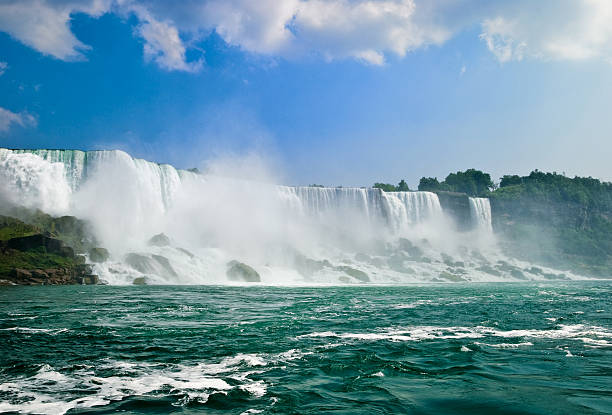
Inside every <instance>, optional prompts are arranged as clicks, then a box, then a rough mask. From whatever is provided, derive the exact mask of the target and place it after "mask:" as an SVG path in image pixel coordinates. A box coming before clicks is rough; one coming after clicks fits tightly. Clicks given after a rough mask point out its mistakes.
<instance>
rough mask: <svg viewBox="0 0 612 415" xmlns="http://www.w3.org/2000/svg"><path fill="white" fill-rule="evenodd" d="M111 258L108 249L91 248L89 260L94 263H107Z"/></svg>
mask: <svg viewBox="0 0 612 415" xmlns="http://www.w3.org/2000/svg"><path fill="white" fill-rule="evenodd" d="M109 256H110V255H109V253H108V250H107V249H106V248H91V249H90V250H89V260H90V261H92V262H106V261H108V258H109Z"/></svg>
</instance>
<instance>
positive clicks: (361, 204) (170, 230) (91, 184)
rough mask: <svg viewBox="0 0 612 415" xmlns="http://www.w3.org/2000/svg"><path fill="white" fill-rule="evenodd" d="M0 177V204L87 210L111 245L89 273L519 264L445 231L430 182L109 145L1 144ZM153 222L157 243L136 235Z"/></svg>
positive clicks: (115, 279) (321, 276) (312, 276)
mask: <svg viewBox="0 0 612 415" xmlns="http://www.w3.org/2000/svg"><path fill="white" fill-rule="evenodd" d="M0 179H1V182H0V183H1V185H2V188H1V189H0V191H1V198H0V203H3V204H12V205H17V206H24V207H27V208H39V209H41V210H43V211H46V212H49V213H52V214H54V215H62V214H70V215H75V216H77V217H80V218H83V219H86V220H89V221H90V222H91V224H92V227H93V229H94V231H95V233H96V235H95V236H96V237H97V239H98V240H99V241H100V242H101V243H102V245H103V246H104V247H106V248H108V249H109V250H110V252H111V259H110V260H109V261H107V262H105V263H102V264H96V265H95V272H96V273H98V274H99V275H100V277H101V278H102V279H103V280H105V281H107V282H109V283H111V284H126V283H127V284H129V283H131V282H132V281H133V280H134V278H136V277H142V278H145V279H146V281H147V283H165V284H168V283H172V284H203V283H220V282H227V279H226V276H225V274H226V269H227V264H228V263H231V261H233V260H239V261H242V262H244V263H247V264H249V265H250V266H252V267H253V268H255V269H256V270H257V272H258V273H259V274H260V276H261V281H262V282H264V283H279V284H287V283H334V284H337V283H347V282H348V283H351V282H353V283H355V282H359V283H363V282H378V283H392V282H422V281H485V280H508V279H514V277H513V276H516V275H519V274H521V273H523V274H524V273H525V272H527V271H525V270H526V269H527V268H526V267H527V264H522V263H519V262H517V261H514V262H512V261H511V260H509V259H508V258H506V257H504V256H503V255H501V253H500V252H499V251H498V250H497V249H496V247H495V246H494V243H493V242H491V240H490V239H489V240H488V241H487V242H486V243H485V244H484V245H483V243H482V242H478V241H477V239H479V238H473V237H472V236H471V233H470V235H463V234H460V233H457V232H454V231H453V230H452V228H453V226H452V225H451V221H450V220H449V218H447V217H446V216H445V214H444V212H443V210H442V208H441V206H440V202H439V200H438V197H437V195H436V194H434V193H430V192H392V193H388V192H384V191H382V190H380V189H372V188H320V187H288V186H277V185H271V184H265V183H258V182H256V181H252V180H239V179H228V178H225V177H220V176H218V175H201V174H197V173H193V172H190V171H185V170H177V169H175V168H174V167H172V166H170V165H163V164H162V165H160V164H156V163H152V162H148V161H145V160H140V159H134V158H132V157H131V156H129V155H128V154H126V153H124V152H122V151H117V150H113V151H89V152H82V151H68V150H6V149H2V150H0ZM0 207H1V206H0ZM470 208H471V212H472V215H473V218H474V221H475V223H476V224H477V226H476V230H475V231H474V232H477V233H481V232H483V233H486V234H491V208H490V205H489V201H488V199H480V198H471V199H470ZM162 232H163V233H165V234H166V235H168V236H169V238H170V241H171V243H170V245H169V246H155V245H154V246H151V245H149V244H147V241H148V239H149V238H150V237H151V236H153V235H155V234H158V233H162ZM479 244H480V245H479ZM130 254H132V255H130ZM134 254H135V255H134ZM135 258H139V261H141V262H142V261H149V262H148V263H146V264H144V263H140V264H135V263H134V261H135ZM525 275H526V277H527V278H532V279H538V278H540V276H538V275H535V274H534V275H532V274H529V273H527V274H525Z"/></svg>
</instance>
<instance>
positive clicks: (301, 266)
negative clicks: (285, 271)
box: [294, 254, 331, 277]
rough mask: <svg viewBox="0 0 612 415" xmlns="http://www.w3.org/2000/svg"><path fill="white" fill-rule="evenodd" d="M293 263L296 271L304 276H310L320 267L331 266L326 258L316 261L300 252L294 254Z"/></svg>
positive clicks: (320, 268)
mask: <svg viewBox="0 0 612 415" xmlns="http://www.w3.org/2000/svg"><path fill="white" fill-rule="evenodd" d="M294 264H295V268H296V269H297V270H298V272H299V273H300V274H302V275H303V276H305V277H311V276H312V275H313V274H315V273H317V272H319V271H321V270H322V269H324V268H326V267H331V264H330V263H329V261H327V260H324V261H317V260H316V259H312V258H308V257H306V256H304V255H302V254H295V256H294Z"/></svg>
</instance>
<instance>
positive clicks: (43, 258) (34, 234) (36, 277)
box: [0, 209, 97, 284]
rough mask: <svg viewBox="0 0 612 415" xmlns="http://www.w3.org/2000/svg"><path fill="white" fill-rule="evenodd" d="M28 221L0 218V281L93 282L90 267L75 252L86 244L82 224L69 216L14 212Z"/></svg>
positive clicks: (40, 282)
mask: <svg viewBox="0 0 612 415" xmlns="http://www.w3.org/2000/svg"><path fill="white" fill-rule="evenodd" d="M16 213H18V214H19V215H20V216H22V217H28V218H29V219H30V220H31V222H30V223H26V222H24V221H23V220H20V219H17V218H14V217H11V216H1V215H0V280H3V281H10V282H12V283H17V284H74V283H81V282H86V283H94V282H97V278H96V277H95V276H93V275H91V267H90V266H89V265H87V264H85V258H84V257H83V256H82V255H78V254H75V250H74V249H73V248H72V247H71V246H68V245H67V244H66V243H65V242H66V241H68V242H73V243H74V245H75V246H78V248H79V249H78V252H82V250H83V249H84V248H85V247H86V245H88V243H87V241H88V240H90V239H88V238H87V237H86V235H85V230H84V229H85V226H86V225H85V223H84V222H82V221H80V220H78V219H77V218H74V217H72V216H63V217H60V218H53V217H51V216H49V215H46V214H44V213H42V212H40V211H28V210H26V209H20V210H19V211H16Z"/></svg>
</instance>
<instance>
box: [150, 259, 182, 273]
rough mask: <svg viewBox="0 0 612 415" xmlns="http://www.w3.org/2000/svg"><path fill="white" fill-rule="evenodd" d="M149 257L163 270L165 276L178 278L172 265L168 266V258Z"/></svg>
mask: <svg viewBox="0 0 612 415" xmlns="http://www.w3.org/2000/svg"><path fill="white" fill-rule="evenodd" d="M151 257H152V258H153V259H154V260H155V261H156V262H157V263H158V264H159V265H161V267H162V268H163V270H164V271H165V274H169V275H170V276H172V277H176V276H178V274H177V273H176V271H175V270H174V268H172V265H170V261H168V258H166V257H164V256H161V255H151Z"/></svg>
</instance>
